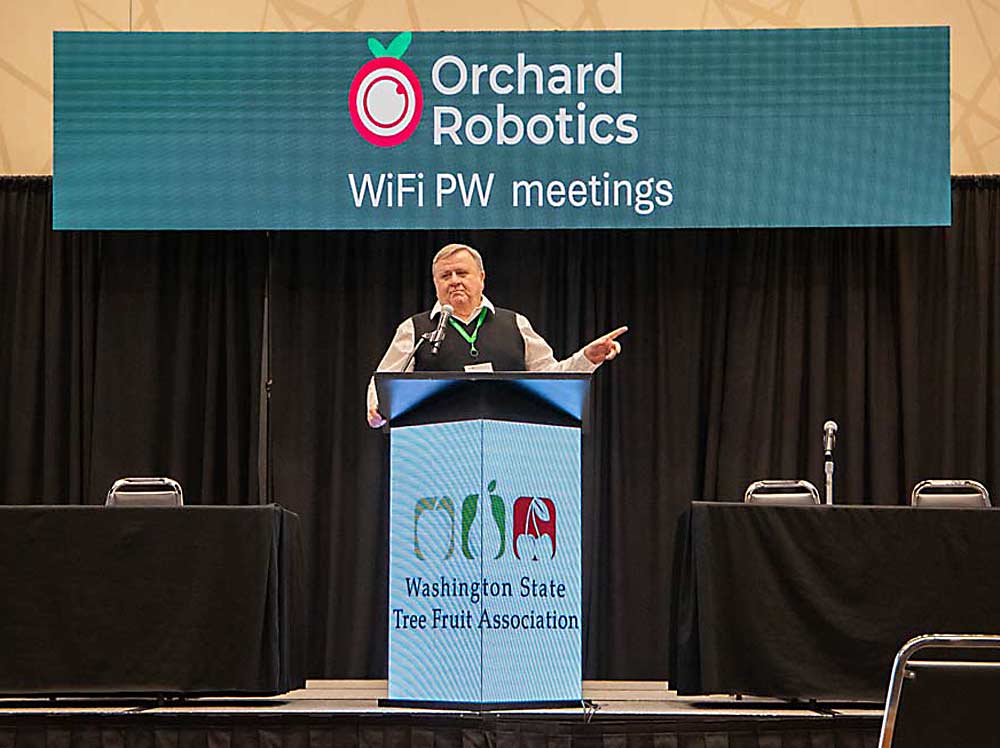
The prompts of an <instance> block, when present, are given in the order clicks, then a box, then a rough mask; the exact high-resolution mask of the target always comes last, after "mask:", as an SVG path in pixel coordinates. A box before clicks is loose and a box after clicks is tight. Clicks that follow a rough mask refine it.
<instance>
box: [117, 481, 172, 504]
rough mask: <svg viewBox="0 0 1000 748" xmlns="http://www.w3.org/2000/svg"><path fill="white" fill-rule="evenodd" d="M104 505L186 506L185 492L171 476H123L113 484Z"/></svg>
mask: <svg viewBox="0 0 1000 748" xmlns="http://www.w3.org/2000/svg"><path fill="white" fill-rule="evenodd" d="M104 505H105V506H119V507H126V506H128V507H132V506H184V492H183V491H182V490H181V486H180V484H179V483H178V482H177V481H175V480H171V479H170V478H121V479H119V480H116V481H115V482H114V483H113V484H112V486H111V490H110V491H108V496H107V498H106V499H105V501H104Z"/></svg>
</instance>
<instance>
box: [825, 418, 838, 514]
mask: <svg viewBox="0 0 1000 748" xmlns="http://www.w3.org/2000/svg"><path fill="white" fill-rule="evenodd" d="M836 445H837V422H836V421H827V422H826V423H824V424H823V456H824V458H825V460H824V465H823V467H824V468H825V470H824V472H825V473H826V503H827V504H832V503H833V448H834V447H835V446H836Z"/></svg>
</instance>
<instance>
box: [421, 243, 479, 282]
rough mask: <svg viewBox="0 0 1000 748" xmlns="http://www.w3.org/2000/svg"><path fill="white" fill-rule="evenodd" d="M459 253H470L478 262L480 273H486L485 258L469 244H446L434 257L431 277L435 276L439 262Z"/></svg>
mask: <svg viewBox="0 0 1000 748" xmlns="http://www.w3.org/2000/svg"><path fill="white" fill-rule="evenodd" d="M458 252H468V253H469V254H470V255H472V258H473V259H474V260H475V261H476V265H477V266H478V267H479V272H480V273H485V272H486V270H485V268H483V256H482V255H481V254H479V253H478V252H477V251H476V250H474V249H473V248H472V247H470V246H469V245H468V244H446V245H445V246H443V247H441V249H439V250H438V253H437V254H436V255H434V259H433V260H432V261H431V275H433V274H434V268H436V267H437V264H438V261H440V260H446V259H448V258H449V257H451V256H452V255H453V254H457V253H458Z"/></svg>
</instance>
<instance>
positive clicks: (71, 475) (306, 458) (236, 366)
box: [0, 177, 1000, 679]
mask: <svg viewBox="0 0 1000 748" xmlns="http://www.w3.org/2000/svg"><path fill="white" fill-rule="evenodd" d="M952 192H953V225H952V226H951V227H949V228H899V229H892V228H850V229H776V230H681V231H634V230H630V231H611V230H601V231H536V232H526V231H507V230H495V231H471V232H461V233H456V232H444V231H441V232H429V231H413V232H405V231H392V232H378V231H370V232H280V233H273V234H270V235H266V234H261V233H253V232H250V233H229V234H226V233H214V232H205V233H189V232H184V233H172V232H155V233H135V234H104V233H79V234H77V233H73V232H68V233H53V232H51V230H50V229H49V228H48V226H49V225H50V222H51V213H50V211H51V197H50V182H49V181H48V180H30V179H29V180H23V179H22V180H17V179H4V180H0V232H2V233H0V236H2V238H3V246H2V248H0V290H2V291H3V297H2V299H0V310H2V314H3V316H2V318H0V344H2V345H0V357H2V361H0V435H2V438H3V439H4V444H3V447H2V448H0V489H2V491H3V495H2V500H3V501H5V502H7V503H25V502H29V501H49V502H60V501H67V502H73V501H99V500H100V497H101V495H103V491H105V490H106V487H107V484H108V483H109V482H110V480H111V479H112V478H114V477H116V476H118V475H122V474H125V473H128V472H135V471H142V472H146V471H153V472H165V473H169V474H173V475H175V476H177V477H179V479H181V480H182V482H183V483H184V484H185V488H186V489H187V491H188V493H189V494H190V495H191V496H192V500H194V501H204V502H205V503H242V502H256V501H258V500H261V499H262V498H263V497H261V496H260V495H259V493H258V489H257V472H258V468H259V467H260V466H261V464H262V462H263V460H264V456H263V453H259V452H258V444H257V434H258V430H259V425H260V423H261V421H260V419H261V412H262V406H261V401H260V398H259V392H260V385H261V380H260V366H261V360H262V354H263V351H262V342H261V341H262V340H263V333H264V331H263V321H262V320H263V311H262V310H263V298H264V293H265V287H267V289H268V294H269V296H268V299H269V300H268V304H269V313H270V315H271V326H270V342H271V351H270V354H271V356H270V357H271V362H272V365H271V372H270V373H271V376H272V378H273V396H272V401H271V433H272V449H271V456H272V462H273V466H274V475H273V479H274V496H273V498H274V499H275V500H277V501H278V502H280V503H282V504H284V505H285V506H287V507H289V508H290V509H292V510H294V511H296V512H297V513H299V515H300V517H301V519H302V522H303V525H304V527H303V530H304V538H305V541H306V549H307V564H308V568H309V571H308V579H307V590H308V591H309V624H310V640H309V653H310V657H309V662H310V668H309V670H310V675H312V676H315V677H384V673H385V670H386V651H385V641H386V626H387V620H386V610H385V607H386V605H385V601H386V586H385V585H386V582H385V572H386V564H387V552H386V535H387V516H386V515H387V513H386V509H385V495H386V489H387V481H386V462H387V450H386V439H385V436H384V435H383V434H382V433H380V432H375V431H371V430H369V429H368V428H367V426H366V425H365V422H364V395H365V387H366V384H367V380H368V377H369V375H370V374H371V370H372V368H373V367H374V366H375V365H376V363H377V362H378V360H379V358H380V356H381V354H382V352H383V350H384V348H385V346H386V345H387V343H388V341H389V339H390V337H391V335H392V333H393V330H394V329H395V326H396V325H397V324H398V323H399V322H400V321H401V320H403V319H404V318H405V317H407V316H408V315H410V314H413V313H414V312H416V311H420V310H422V309H426V308H428V307H429V306H430V305H431V304H432V303H433V300H434V297H433V286H432V284H431V281H430V277H429V272H430V260H431V258H432V257H433V254H434V252H435V251H436V250H437V249H438V248H440V247H441V246H442V245H443V244H445V243H447V242H449V241H464V242H467V243H469V244H472V245H473V246H476V247H477V248H479V249H480V250H481V251H482V252H483V254H484V257H485V261H486V273H487V278H486V290H487V294H488V295H489V296H490V297H491V298H492V300H493V301H494V302H495V303H497V304H498V305H500V306H505V307H508V308H512V309H516V310H517V311H520V312H522V313H523V314H525V315H526V316H527V317H528V318H529V319H531V321H532V323H533V324H534V326H535V327H536V329H538V330H539V332H541V333H542V334H543V335H544V336H545V337H546V338H547V339H548V341H549V342H550V343H551V344H552V345H553V347H554V348H555V350H556V353H557V354H558V355H569V354H570V353H572V352H573V351H575V350H576V349H577V348H578V347H579V346H581V345H583V344H584V343H586V342H588V341H589V340H591V339H592V338H594V337H596V336H597V335H598V334H600V333H603V332H605V331H607V330H609V329H611V328H613V327H615V326H617V325H619V324H628V325H629V327H630V330H629V333H628V334H627V335H626V336H625V337H624V338H623V339H622V342H623V345H624V355H623V356H622V357H621V359H620V360H618V361H614V362H612V363H610V364H609V365H607V366H604V367H602V368H601V369H600V370H599V372H598V374H597V375H596V377H595V380H594V399H593V403H594V405H593V413H592V416H593V418H592V427H593V428H592V430H591V432H590V433H589V434H588V435H587V437H586V439H585V462H584V518H585V530H584V570H585V571H584V617H585V621H586V629H585V634H584V650H585V651H584V674H585V677H588V678H594V677H600V678H632V679H644V678H663V677H664V674H665V670H666V661H667V651H666V646H667V645H666V640H667V636H666V629H667V622H668V621H669V614H670V610H669V606H670V591H671V580H670V573H671V571H670V570H671V565H672V561H673V543H674V534H675V530H676V520H677V518H678V517H679V515H680V513H681V512H682V511H683V509H684V508H685V507H686V506H687V504H688V502H690V501H691V500H692V499H709V500H733V499H735V500H739V499H740V498H741V497H742V494H743V491H744V489H745V488H746V486H747V484H748V483H750V482H751V481H752V480H755V479H758V478H779V477H781V478H807V479H809V480H811V481H812V482H814V483H815V484H816V485H817V486H818V487H819V488H820V490H821V491H822V488H823V463H822V460H823V455H822V449H821V442H820V438H821V426H822V424H823V422H824V421H825V420H827V419H828V418H833V419H834V420H836V421H837V422H838V424H839V426H840V432H839V440H838V445H837V451H836V456H837V468H836V473H835V486H836V498H837V501H838V502H840V503H879V504H899V503H905V502H906V501H907V497H908V492H909V490H910V488H911V487H912V485H913V484H914V483H915V482H916V481H917V480H920V479H923V478H928V477H971V478H976V479H978V480H981V481H983V482H984V483H986V485H987V486H988V487H991V488H994V489H995V490H997V491H1000V452H998V450H1000V444H998V439H997V429H996V427H995V426H994V424H995V422H996V420H997V418H998V416H1000V408H998V403H997V402H996V395H995V394H994V393H996V392H997V384H998V382H997V379H998V373H997V365H996V360H997V357H998V355H1000V319H998V318H997V314H998V312H997V302H996V298H997V293H996V290H997V288H996V287H997V284H998V283H1000V271H998V269H997V268H998V262H1000V179H998V178H995V177H993V178H989V177H986V178H955V179H954V180H953V190H952ZM268 262H270V271H269V272H268ZM268 277H269V278H270V283H269V284H268V283H267V279H268Z"/></svg>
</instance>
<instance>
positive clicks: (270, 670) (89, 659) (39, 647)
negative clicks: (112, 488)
mask: <svg viewBox="0 0 1000 748" xmlns="http://www.w3.org/2000/svg"><path fill="white" fill-rule="evenodd" d="M302 563H303V557H302V546H301V540H300V535H299V525H298V517H297V516H296V515H295V514H293V513H291V512H288V511H286V510H284V509H282V508H281V507H278V506H253V507H184V508H175V509H165V508H164V509H161V508H141V509H136V508H104V507H2V508H0V606H2V607H0V693H2V694H19V695H26V694H48V695H56V694H101V693H117V694H122V693H129V694H137V693H157V694H208V693H212V694H224V693H225V694H275V693H283V692H285V691H288V690H290V689H293V688H298V687H301V686H303V685H304V683H305V676H304V646H305V635H304V625H305V617H304V608H303V604H304V595H303V591H304V588H303V581H302Z"/></svg>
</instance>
